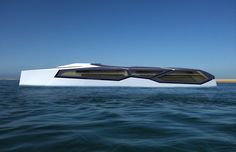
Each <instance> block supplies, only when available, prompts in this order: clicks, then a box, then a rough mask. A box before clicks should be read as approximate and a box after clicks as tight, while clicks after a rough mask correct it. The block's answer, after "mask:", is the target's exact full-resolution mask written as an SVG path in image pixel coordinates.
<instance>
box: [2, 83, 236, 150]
mask: <svg viewBox="0 0 236 152" xmlns="http://www.w3.org/2000/svg"><path fill="white" fill-rule="evenodd" d="M14 151H17V152H53V151H55V152H66V151H69V152H80V151H88V152H91V151H98V152H105V151H107V152H118V151H119V152H132V151H133V152H142V151H143V152H152V151H165V152H172V151H173V152H177V151H180V152H184V151H186V152H190V151H196V152H198V151H201V152H204V151H207V152H211V151H212V152H216V151H217V152H219V151H222V152H223V151H229V152H233V151H236V85H235V84H219V85H218V87H216V88H127V87H71V88H70V87H67V88H63V87H19V86H18V81H0V152H14Z"/></svg>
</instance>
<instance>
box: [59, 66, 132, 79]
mask: <svg viewBox="0 0 236 152" xmlns="http://www.w3.org/2000/svg"><path fill="white" fill-rule="evenodd" d="M127 75H128V74H127V72H126V71H125V70H76V69H72V70H60V71H59V72H58V74H57V75H56V77H64V78H81V79H98V80H121V79H124V78H125V77H127Z"/></svg>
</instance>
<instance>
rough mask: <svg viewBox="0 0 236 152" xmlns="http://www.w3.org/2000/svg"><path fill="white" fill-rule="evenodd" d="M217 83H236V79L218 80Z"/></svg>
mask: <svg viewBox="0 0 236 152" xmlns="http://www.w3.org/2000/svg"><path fill="white" fill-rule="evenodd" d="M216 82H217V83H236V79H216Z"/></svg>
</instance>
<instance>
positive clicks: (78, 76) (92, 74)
mask: <svg viewBox="0 0 236 152" xmlns="http://www.w3.org/2000/svg"><path fill="white" fill-rule="evenodd" d="M19 85H21V86H95V87H96V86H97V87H98V86H110V87H113V86H121V87H213V86H216V81H215V77H214V76H213V75H211V74H209V73H207V72H205V71H202V70H197V69H186V68H159V67H122V66H108V65H101V64H90V63H74V64H69V65H63V66H59V67H57V68H52V69H39V70H25V71H22V72H21V78H20V84H19Z"/></svg>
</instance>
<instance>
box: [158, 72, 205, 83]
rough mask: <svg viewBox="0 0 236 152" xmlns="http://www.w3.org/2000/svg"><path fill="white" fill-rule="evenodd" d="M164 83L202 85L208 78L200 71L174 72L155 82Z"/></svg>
mask: <svg viewBox="0 0 236 152" xmlns="http://www.w3.org/2000/svg"><path fill="white" fill-rule="evenodd" d="M158 79H159V80H161V81H162V82H165V81H166V82H177V83H201V82H203V81H205V80H207V79H208V78H207V77H206V76H205V75H204V74H202V73H201V72H200V71H172V72H170V73H167V74H165V75H163V76H161V77H159V78H157V77H155V78H154V80H158Z"/></svg>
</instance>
